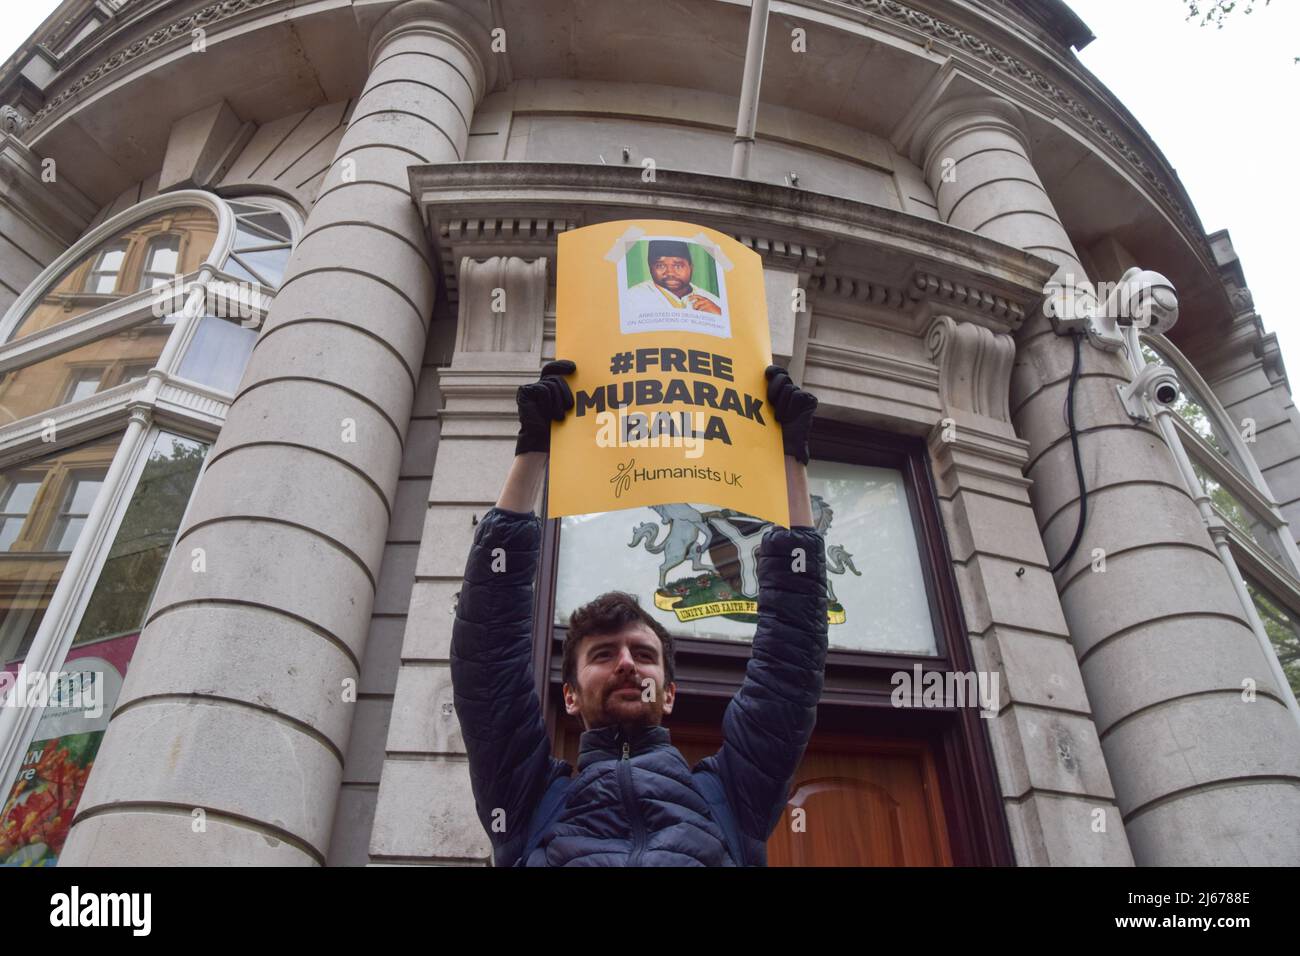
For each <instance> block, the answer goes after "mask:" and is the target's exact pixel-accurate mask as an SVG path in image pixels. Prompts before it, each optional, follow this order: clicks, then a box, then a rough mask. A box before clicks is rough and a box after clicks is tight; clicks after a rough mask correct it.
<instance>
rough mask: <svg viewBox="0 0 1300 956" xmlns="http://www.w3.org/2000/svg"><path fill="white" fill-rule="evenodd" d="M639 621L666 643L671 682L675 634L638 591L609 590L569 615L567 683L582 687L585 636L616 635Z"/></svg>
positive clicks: (666, 665) (668, 680)
mask: <svg viewBox="0 0 1300 956" xmlns="http://www.w3.org/2000/svg"><path fill="white" fill-rule="evenodd" d="M635 621H640V622H641V623H643V624H645V625H646V627H648V628H650V630H652V631H654V632H655V634H657V635H658V636H659V643H660V644H661V645H662V646H663V658H664V684H665V685H667V684H671V683H672V682H673V678H674V677H675V676H676V669H675V667H674V664H673V636H672V635H671V634H669V633H668V630H667V629H666V628H665V627H664V626H663V625H662V624H660V623H659V622H658V621H656V620H655V619H654V618H653V617H651V616H650V615H649V614H648V613H647V612H646V610H645V609H644V608H643V607H641V603H640V602H639V601H638V600H637V597H636V595H635V594H628V593H627V592H626V591H606V592H605V593H604V594H602V595H600V597H598V598H596V599H595V600H593V601H589V602H588V603H586V604H584V605H582V607H580V608H578V609H577V610H575V611H574V612H573V613H572V614H570V615H569V633H568V635H567V636H566V637H565V638H564V665H563V676H564V682H565V683H566V684H568V685H569V686H571V687H574V688H576V687H577V686H578V645H579V644H580V643H581V642H582V639H583V638H584V637H588V636H590V635H592V634H613V633H614V632H616V631H621V630H622V629H623V627H624V626H625V625H627V624H631V623H633V622H635Z"/></svg>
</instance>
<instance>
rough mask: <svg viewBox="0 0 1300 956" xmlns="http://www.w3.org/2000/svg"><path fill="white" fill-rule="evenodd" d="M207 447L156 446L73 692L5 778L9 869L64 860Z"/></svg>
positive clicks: (76, 669) (77, 652)
mask: <svg viewBox="0 0 1300 956" xmlns="http://www.w3.org/2000/svg"><path fill="white" fill-rule="evenodd" d="M207 448H208V446H207V445H205V444H204V443H202V442H198V441H194V440H192V439H189V438H184V437H182V436H180V435H175V434H171V433H169V432H157V433H156V435H155V438H154V440H153V441H152V442H151V446H150V449H149V452H148V457H147V458H146V460H145V464H144V469H143V471H142V472H141V474H140V478H139V480H138V481H137V482H136V485H135V489H134V491H133V493H132V495H131V500H130V503H129V504H128V505H127V508H126V511H125V512H124V513H123V516H122V521H121V524H120V525H119V527H118V530H117V534H116V535H115V536H114V539H113V543H112V547H111V548H110V549H109V552H108V558H107V560H106V562H105V563H104V567H103V570H102V571H100V573H99V577H98V580H97V581H96V582H95V585H94V588H93V590H92V591H91V594H90V601H89V603H88V604H87V606H86V610H85V613H83V614H82V616H81V622H80V624H79V625H78V627H77V631H76V636H75V638H74V640H73V643H72V647H71V649H70V650H69V651H68V653H67V656H66V659H65V661H64V664H63V670H64V672H65V673H67V674H68V675H69V679H68V684H69V685H70V686H66V687H61V688H60V691H61V695H60V698H59V700H58V701H57V702H55V701H51V703H50V704H49V705H47V706H46V707H45V708H44V709H43V711H42V712H41V713H40V715H39V719H38V720H37V721H35V722H34V724H33V726H32V727H31V729H30V731H29V733H28V734H27V736H25V737H24V738H23V739H24V740H25V741H27V745H26V746H25V747H24V748H23V751H22V754H23V755H22V759H21V762H20V764H19V766H18V767H17V768H16V771H15V772H14V774H13V775H12V776H8V777H6V778H4V780H3V782H4V783H5V784H6V785H7V786H6V788H5V789H4V790H3V791H0V794H2V795H3V796H4V797H5V798H6V799H5V802H4V803H3V805H0V866H4V865H10V866H12V865H25V866H53V865H55V863H56V862H57V860H58V855H59V853H60V852H61V851H62V849H63V844H64V841H65V840H66V839H67V835H68V831H69V829H70V827H71V824H72V817H73V815H74V814H75V812H76V808H77V804H78V803H79V802H80V800H81V795H82V793H83V792H84V790H85V787H86V783H87V781H88V779H89V777H90V772H91V770H92V769H93V767H94V761H95V755H96V754H97V753H98V751H99V744H100V741H101V740H102V738H103V736H104V731H105V730H106V729H107V726H108V720H109V717H110V716H111V714H112V712H113V709H114V707H115V706H116V704H117V698H118V694H119V692H120V689H121V686H122V679H123V677H124V676H125V675H126V671H127V667H128V665H129V664H130V661H131V659H132V657H133V656H134V653H135V646H136V642H137V641H138V639H139V636H140V629H141V627H142V626H143V624H144V617H145V614H146V613H147V611H148V608H149V603H150V601H151V600H152V598H153V594H154V590H155V589H156V588H157V586H158V579H159V577H160V576H161V574H162V569H163V565H164V564H165V562H166V560H167V556H168V554H169V553H170V552H171V549H172V546H173V544H174V543H175V540H176V534H177V532H178V531H179V529H180V523H181V519H182V517H183V516H184V514H185V509H186V506H187V505H188V503H189V499H190V495H191V493H192V492H193V490H194V485H195V482H196V481H197V479H198V475H199V470H200V467H201V466H202V463H203V459H204V456H205V455H206V453H207ZM6 669H7V670H11V671H12V670H16V668H15V667H10V668H6ZM92 682H93V683H92ZM79 683H80V684H81V685H82V686H93V687H96V688H97V691H96V693H95V696H94V697H92V698H91V701H92V702H93V704H94V708H93V710H92V709H90V708H87V707H86V706H85V702H84V701H81V702H78V700H77V698H76V697H75V694H74V691H75V688H76V687H77V685H78V684H79ZM96 711H98V712H97V713H96Z"/></svg>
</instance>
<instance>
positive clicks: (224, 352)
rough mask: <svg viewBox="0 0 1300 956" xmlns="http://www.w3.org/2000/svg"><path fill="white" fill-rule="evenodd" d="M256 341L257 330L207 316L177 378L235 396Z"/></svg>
mask: <svg viewBox="0 0 1300 956" xmlns="http://www.w3.org/2000/svg"><path fill="white" fill-rule="evenodd" d="M256 341H257V330H256V329H250V328H245V327H244V326H242V325H238V324H236V323H235V322H232V321H230V320H229V319H219V318H216V317H215V316H211V315H205V316H203V318H202V319H200V320H199V327H198V328H197V329H196V330H195V332H194V338H193V339H192V340H191V341H190V345H189V348H187V349H186V350H185V359H184V360H183V361H182V362H181V367H180V369H179V370H178V371H177V375H178V376H179V377H180V378H186V379H189V380H190V381H191V382H199V383H201V384H203V385H210V386H212V387H213V388H215V389H217V390H219V391H222V392H226V393H228V394H231V395H233V394H235V389H237V388H238V387H239V381H240V379H242V378H243V377H244V366H245V365H247V364H248V356H249V355H251V354H252V352H253V344H254V343H255V342H256Z"/></svg>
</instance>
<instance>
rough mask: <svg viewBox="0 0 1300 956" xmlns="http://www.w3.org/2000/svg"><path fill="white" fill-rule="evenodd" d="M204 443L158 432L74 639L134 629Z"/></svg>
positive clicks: (155, 580) (175, 526) (168, 547)
mask: <svg viewBox="0 0 1300 956" xmlns="http://www.w3.org/2000/svg"><path fill="white" fill-rule="evenodd" d="M207 450H208V446H207V445H204V444H201V443H199V442H196V441H193V440H191V439H189V438H182V437H181V436H179V435H172V434H169V433H167V432H160V433H159V434H158V437H157V439H156V440H155V441H154V445H153V448H152V449H151V450H150V452H149V460H148V462H147V463H146V464H145V467H144V472H143V473H142V474H141V475H140V481H139V483H138V484H137V485H136V488H135V493H134V494H133V495H132V497H131V503H130V504H129V505H127V509H126V514H125V515H124V516H123V517H122V524H121V526H120V527H119V528H118V529H117V537H116V538H114V539H113V547H112V549H111V550H110V551H109V552H108V561H107V562H106V563H105V564H104V570H103V571H102V572H101V573H100V575H99V582H98V583H97V584H96V585H95V590H94V591H93V592H92V593H91V596H90V603H89V604H88V605H87V606H86V612H85V614H83V615H82V618H81V626H80V628H79V629H78V630H77V636H76V639H75V641H74V643H77V644H81V643H84V642H86V641H94V640H98V639H100V638H105V637H116V636H118V635H121V634H127V633H135V632H138V631H139V630H140V628H141V626H142V625H143V624H144V616H145V612H146V611H148V609H149V601H150V599H151V598H152V597H153V592H154V588H155V586H156V585H157V583H158V578H159V576H160V575H161V574H162V569H163V563H164V562H165V561H166V560H167V555H168V554H169V553H170V552H171V547H172V542H173V541H174V540H175V539H176V532H177V531H178V530H179V528H180V523H181V517H182V515H184V513H185V506H186V504H188V503H189V500H190V492H191V491H193V490H194V484H195V482H197V481H198V477H199V469H200V468H201V467H202V466H203V456H204V455H205V454H206V453H207Z"/></svg>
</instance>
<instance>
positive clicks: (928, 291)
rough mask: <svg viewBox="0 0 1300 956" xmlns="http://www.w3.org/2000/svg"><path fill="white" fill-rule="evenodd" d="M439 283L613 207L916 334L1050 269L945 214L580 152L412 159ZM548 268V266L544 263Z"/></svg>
mask: <svg viewBox="0 0 1300 956" xmlns="http://www.w3.org/2000/svg"><path fill="white" fill-rule="evenodd" d="M411 190H412V195H413V197H414V199H415V202H416V204H417V205H418V206H419V208H420V211H421V214H422V215H423V217H424V220H425V222H426V224H427V225H428V227H429V234H430V239H431V241H432V242H433V244H434V247H435V250H436V257H437V259H438V261H439V262H440V263H441V266H442V273H443V280H444V283H446V285H447V288H448V291H449V292H452V293H454V292H455V279H456V276H457V275H458V273H459V263H460V261H461V260H462V259H463V258H465V257H469V258H473V259H486V258H489V257H492V256H517V257H520V258H523V259H538V258H545V259H547V261H548V267H549V268H550V269H552V270H553V268H554V265H553V264H554V261H555V254H556V240H557V237H558V236H559V235H560V233H562V232H565V231H568V230H570V229H577V228H581V227H582V226H586V225H591V224H593V223H597V222H608V221H611V220H616V219H683V220H686V221H688V222H697V223H700V224H701V225H706V226H710V227H712V228H714V229H717V230H719V231H721V232H725V233H727V234H728V235H731V236H734V237H736V238H737V239H738V240H739V241H741V242H743V243H745V245H747V246H749V247H750V248H752V249H754V250H755V251H757V252H758V253H759V254H760V255H762V256H763V258H764V266H765V267H767V268H772V269H782V270H786V271H790V272H796V273H798V274H799V275H800V276H801V282H802V284H804V286H805V287H806V288H807V289H808V291H809V294H810V299H811V300H812V301H813V303H814V308H815V307H816V303H817V302H822V303H824V304H826V305H828V306H829V305H833V306H834V308H835V310H836V311H837V312H845V311H848V312H849V313H854V312H861V313H862V314H864V315H874V316H876V317H877V318H878V319H881V320H883V321H886V322H888V323H889V324H891V325H894V326H897V327H899V328H902V329H905V330H907V331H910V332H913V333H914V334H917V335H923V334H925V331H926V329H927V327H928V325H929V322H930V320H931V319H932V318H933V317H934V316H935V315H939V314H943V315H950V316H952V317H953V318H954V319H956V320H959V321H970V322H974V323H976V324H977V325H983V326H987V327H989V328H990V329H992V330H993V331H996V332H1008V331H1012V330H1014V329H1016V328H1018V327H1019V325H1020V323H1021V322H1022V321H1023V320H1024V317H1025V316H1026V315H1027V314H1029V313H1030V312H1032V311H1033V310H1034V309H1037V308H1039V307H1040V304H1041V302H1042V290H1043V284H1044V283H1045V282H1046V281H1047V279H1048V278H1049V277H1050V276H1051V275H1052V272H1053V269H1054V267H1053V266H1052V264H1051V263H1050V262H1048V261H1047V260H1046V259H1041V258H1039V257H1037V256H1034V255H1032V254H1030V253H1027V252H1024V251H1022V250H1020V249H1015V248H1012V247H1010V246H1007V245H1003V244H1002V243H999V242H995V241H993V240H989V239H985V238H983V237H981V236H977V235H975V234H973V233H970V232H967V231H965V230H962V229H956V228H954V227H952V226H948V225H946V224H944V223H939V222H935V221H933V220H929V219H922V218H919V217H917V216H912V215H908V214H907V213H902V212H899V211H897V210H893V209H887V208H885V207H881V206H872V205H869V204H867V203H859V202H853V201H851V200H846V199H840V198H838V197H834V196H825V195H822V194H819V193H808V192H803V191H801V190H798V189H791V188H789V187H786V186H777V185H771V184H767V183H756V182H751V181H746V180H737V179H732V178H730V177H723V176H706V175H702V174H698V173H682V172H672V171H664V170H660V171H659V172H658V174H657V179H656V181H655V182H643V181H642V178H641V170H640V169H630V168H623V167H618V166H595V165H586V164H578V163H513V162H511V163H506V162H477V163H450V164H440V165H429V166H416V167H412V168H411ZM551 279H552V280H553V279H554V273H553V272H552V274H551Z"/></svg>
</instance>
